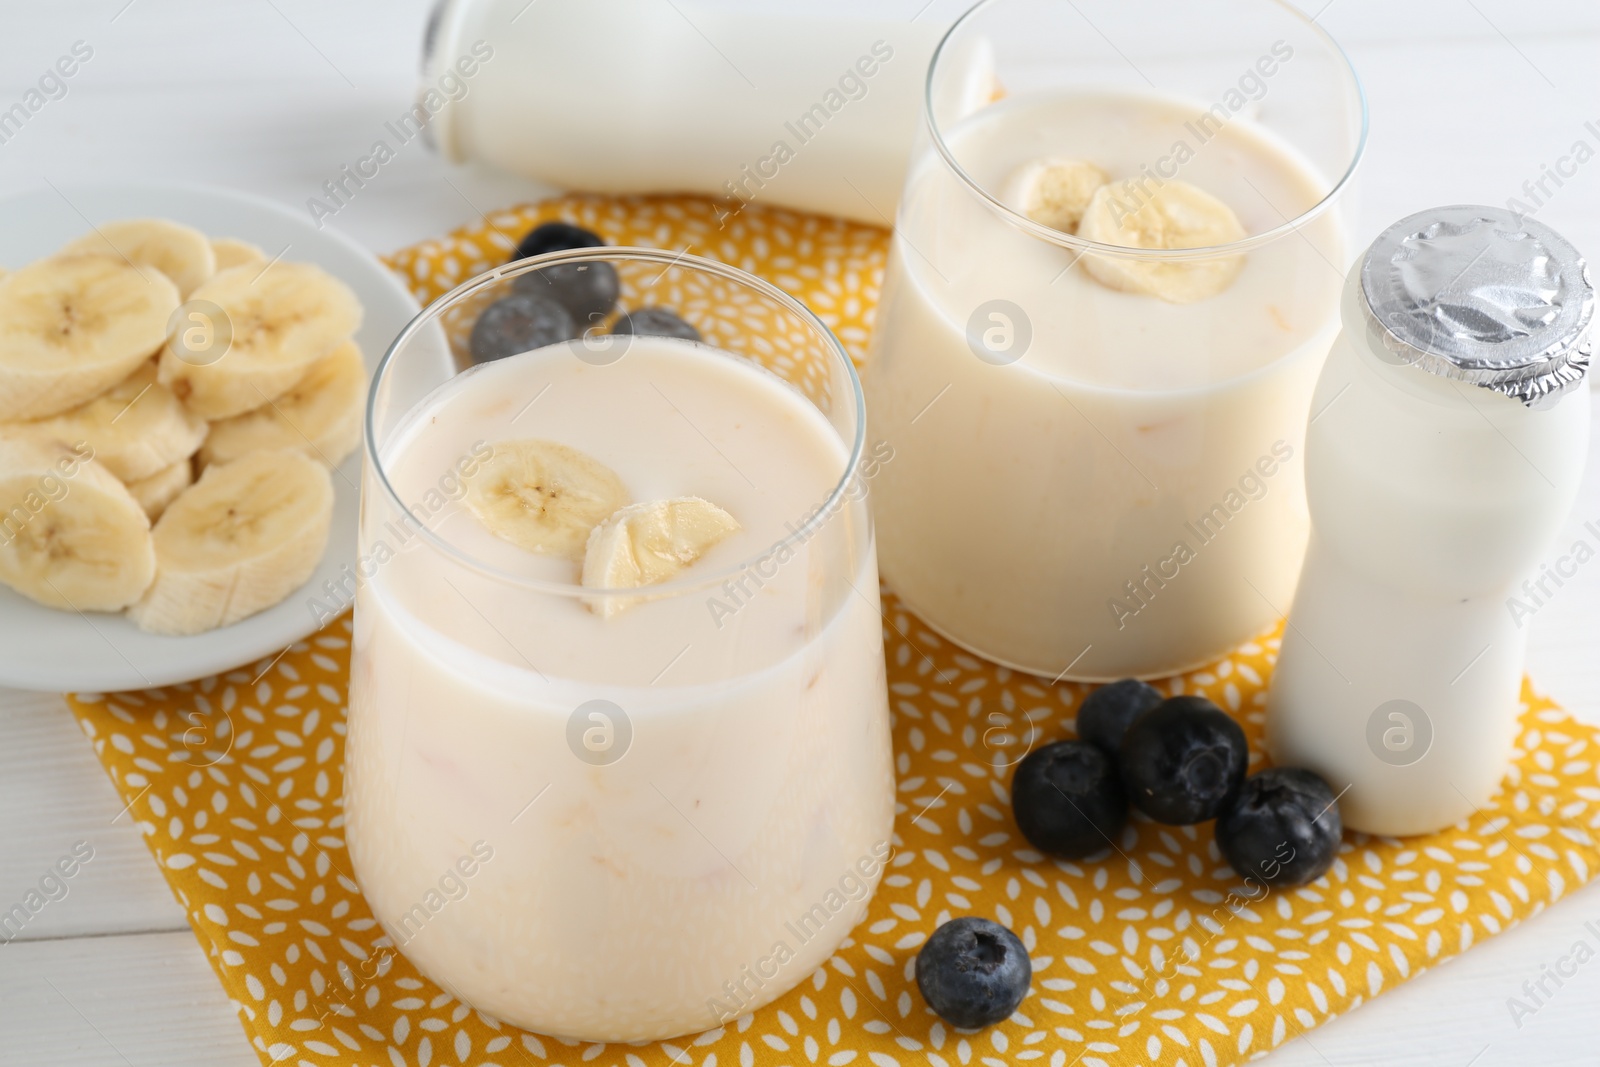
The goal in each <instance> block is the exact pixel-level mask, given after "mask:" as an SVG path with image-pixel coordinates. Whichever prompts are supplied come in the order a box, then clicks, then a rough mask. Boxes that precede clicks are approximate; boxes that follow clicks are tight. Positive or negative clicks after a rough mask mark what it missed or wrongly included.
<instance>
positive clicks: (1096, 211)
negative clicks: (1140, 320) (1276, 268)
mask: <svg viewBox="0 0 1600 1067" xmlns="http://www.w3.org/2000/svg"><path fill="white" fill-rule="evenodd" d="M1078 236H1079V237H1082V238H1084V239H1085V240H1089V241H1095V242H1097V243H1100V244H1108V245H1120V246H1122V247H1124V248H1146V249H1174V248H1207V247H1211V246H1214V245H1225V244H1231V243H1232V242H1234V241H1239V240H1243V239H1244V237H1245V236H1246V233H1245V228H1244V225H1243V224H1242V223H1241V222H1240V221H1239V217H1238V216H1237V215H1235V214H1234V213H1233V209H1232V208H1230V207H1228V205H1227V204H1224V203H1223V202H1222V201H1221V200H1218V199H1217V198H1216V197H1214V196H1212V195H1211V194H1210V193H1208V192H1206V191H1205V190H1204V189H1201V188H1199V187H1198V186H1195V185H1191V184H1190V183H1188V182H1185V181H1177V180H1172V181H1167V182H1163V183H1162V184H1160V185H1159V186H1152V183H1150V182H1148V181H1146V182H1143V183H1139V182H1135V181H1134V180H1124V181H1119V182H1113V183H1112V184H1109V185H1104V186H1101V187H1100V188H1099V189H1098V190H1097V191H1096V192H1095V194H1094V197H1093V198H1092V199H1091V200H1090V201H1089V205H1088V207H1087V208H1086V209H1085V210H1084V213H1083V220H1082V221H1081V222H1080V223H1079V224H1078ZM1083 265H1084V268H1085V269H1086V270H1088V272H1089V274H1090V275H1091V276H1092V277H1093V278H1094V279H1095V280H1096V281H1098V282H1100V283H1101V284H1102V285H1106V286H1109V287H1111V288H1112V289H1120V290H1122V291H1124V292H1129V293H1144V294H1147V295H1149V296H1157V297H1160V298H1161V299H1162V300H1165V301H1167V302H1169V303H1173V304H1192V303H1194V302H1196V301H1199V300H1204V299H1206V298H1207V297H1212V296H1216V295H1217V294H1218V293H1220V292H1222V291H1223V290H1224V289H1226V288H1227V287H1228V286H1229V285H1231V284H1233V280H1234V279H1235V278H1237V277H1238V276H1239V271H1240V270H1242V269H1243V268H1244V256H1243V255H1232V256H1221V257H1213V258H1209V259H1199V260H1190V261H1180V262H1171V263H1167V262H1153V261H1149V260H1141V259H1135V258H1132V257H1128V258H1123V257H1119V256H1106V255H1094V254H1089V255H1086V256H1084V258H1083Z"/></svg>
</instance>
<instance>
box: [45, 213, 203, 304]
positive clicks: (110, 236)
mask: <svg viewBox="0 0 1600 1067" xmlns="http://www.w3.org/2000/svg"><path fill="white" fill-rule="evenodd" d="M61 252H62V254H63V255H68V256H71V255H84V254H89V255H101V256H110V257H112V258H113V259H126V260H128V262H130V263H132V264H133V265H134V266H136V267H154V268H155V269H156V270H158V271H160V272H161V273H162V274H164V275H166V276H167V277H168V278H170V279H172V284H174V285H176V286H177V287H178V295H179V296H181V297H183V298H184V299H185V300H187V299H188V298H189V294H190V293H192V292H194V291H195V289H196V288H198V287H199V285H200V283H201V282H203V281H205V280H206V279H207V278H209V277H211V276H212V275H213V274H215V273H216V272H217V257H216V254H215V253H214V252H212V250H211V239H210V238H208V237H207V236H206V235H205V234H203V233H201V232H200V231H199V230H197V229H195V228H194V227H192V226H185V225H183V223H181V222H173V221H171V220H170V219H123V220H121V221H119V222H107V223H104V224H103V225H100V226H97V227H95V229H94V232H92V233H86V234H84V235H83V236H82V237H80V238H78V239H77V240H76V241H73V242H72V243H70V244H68V245H67V246H66V247H65V248H63V249H62V250H61Z"/></svg>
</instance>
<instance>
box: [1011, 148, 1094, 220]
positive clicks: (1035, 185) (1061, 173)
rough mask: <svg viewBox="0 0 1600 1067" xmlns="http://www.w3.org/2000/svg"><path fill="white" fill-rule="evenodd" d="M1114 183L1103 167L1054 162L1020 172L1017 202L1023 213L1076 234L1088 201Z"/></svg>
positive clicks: (1071, 161) (1080, 161)
mask: <svg viewBox="0 0 1600 1067" xmlns="http://www.w3.org/2000/svg"><path fill="white" fill-rule="evenodd" d="M1110 180H1111V175H1109V174H1107V173H1106V172H1105V171H1104V170H1102V169H1101V168H1100V167H1097V166H1095V165H1094V164H1093V163H1090V162H1088V161H1087V160H1083V159H1062V158H1051V159H1041V160H1038V161H1036V162H1033V163H1029V164H1027V165H1026V166H1024V167H1023V168H1022V169H1021V170H1020V171H1018V173H1017V176H1016V178H1014V179H1013V181H1014V182H1015V183H1016V190H1017V191H1016V202H1017V203H1020V204H1021V205H1022V213H1023V214H1024V215H1026V216H1028V217H1029V218H1030V219H1032V220H1033V221H1034V222H1038V223H1043V224H1044V225H1046V226H1049V227H1051V228H1052V229H1056V230H1060V231H1062V232H1063V233H1076V232H1077V229H1078V223H1079V222H1080V221H1082V219H1083V213H1084V210H1085V209H1086V208H1088V206H1089V201H1090V200H1092V199H1093V198H1094V194H1095V192H1096V191H1097V190H1099V188H1100V187H1101V186H1102V185H1105V184H1106V183H1107V182H1109V181H1110Z"/></svg>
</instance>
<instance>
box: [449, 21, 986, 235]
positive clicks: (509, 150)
mask: <svg viewBox="0 0 1600 1067" xmlns="http://www.w3.org/2000/svg"><path fill="white" fill-rule="evenodd" d="M918 14H920V13H919V12H918V11H917V9H916V6H915V5H902V7H901V8H891V7H889V6H887V5H883V4H878V5H877V6H876V10H873V8H872V7H871V6H869V5H861V4H857V3H853V2H846V0H808V2H807V3H805V4H794V3H787V2H784V0H778V2H773V0H765V2H762V0H670V2H668V0H652V2H650V3H641V2H639V0H536V2H531V0H440V2H439V3H438V4H437V5H436V6H435V8H434V12H433V15H432V16H431V18H430V20H429V26H428V34H427V38H426V41H425V43H424V46H423V51H424V55H423V72H422V83H421V86H420V92H419V106H421V107H423V108H425V110H426V111H427V112H428V113H429V114H430V116H431V117H430V118H429V120H428V122H427V125H426V130H427V133H428V137H429V140H430V142H431V143H432V144H433V145H434V146H435V147H436V148H437V149H438V150H439V152H440V153H441V154H442V155H443V156H444V157H445V158H446V159H448V160H450V161H451V162H452V163H460V162H464V161H467V160H473V161H481V162H484V163H488V164H490V165H492V166H494V167H497V168H499V169H501V170H506V171H510V172H512V173H515V174H522V175H526V176H527V177H531V178H537V179H539V180H541V181H546V182H550V183H552V184H555V185H558V186H562V187H564V188H569V189H579V190H582V191H584V192H596V193H703V194H710V195H713V196H717V197H720V198H723V199H724V200H726V201H727V203H728V204H729V205H730V211H733V212H736V211H738V210H739V207H740V205H741V204H743V203H748V202H751V201H754V202H757V203H762V204H774V205H779V206H783V207H791V208H798V209H800V210H803V211H816V212H822V213H825V214H830V215H842V216H844V217H846V218H853V219H858V220H860V221H863V222H868V223H871V224H873V225H887V224H888V222H889V220H890V219H891V218H892V217H893V215H894V209H895V203H896V202H897V200H898V199H899V196H900V186H901V183H902V181H903V180H904V177H905V170H906V161H907V159H908V158H909V156H910V153H911V143H912V139H913V137H914V136H915V135H916V131H917V124H918V115H919V112H920V109H921V106H922V80H923V73H924V72H925V71H926V70H927V65H928V58H929V56H931V55H932V54H933V49H934V46H935V45H936V44H938V41H939V35H940V33H941V32H942V30H943V26H942V25H941V24H940V23H939V21H938V20H937V19H935V18H933V17H932V16H931V15H921V17H919V18H913V17H912V16H913V15H918ZM469 72H470V73H469ZM962 92H963V93H964V94H966V95H967V96H968V97H969V98H970V106H976V104H978V103H982V102H983V101H986V100H987V99H988V97H989V96H990V95H991V94H992V92H993V78H992V73H991V67H990V65H989V64H987V63H986V62H985V61H984V57H983V56H982V55H975V56H973V57H972V62H971V63H970V65H969V67H968V68H967V77H966V79H965V85H964V88H963V89H962Z"/></svg>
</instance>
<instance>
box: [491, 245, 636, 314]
mask: <svg viewBox="0 0 1600 1067" xmlns="http://www.w3.org/2000/svg"><path fill="white" fill-rule="evenodd" d="M511 288H513V289H515V290H516V291H517V292H519V293H530V294H532V295H535V296H542V297H544V298H546V299H548V300H554V301H555V302H556V303H557V304H560V305H561V306H562V307H564V308H566V309H567V312H568V313H569V314H571V316H572V319H573V321H574V322H577V323H580V324H582V325H583V326H584V327H585V328H587V327H589V326H593V325H597V324H598V323H599V322H600V321H601V320H602V319H604V318H605V317H606V316H607V315H609V314H611V310H612V308H615V307H616V306H617V297H618V296H620V295H621V293H622V285H621V283H620V282H619V281H618V280H617V268H615V267H613V266H612V265H611V264H609V263H607V262H605V261H604V260H592V261H590V262H588V263H553V264H551V265H550V266H548V267H540V268H539V269H538V270H532V271H529V272H528V273H526V274H519V275H517V277H516V278H515V279H513V280H512V282H511Z"/></svg>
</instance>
